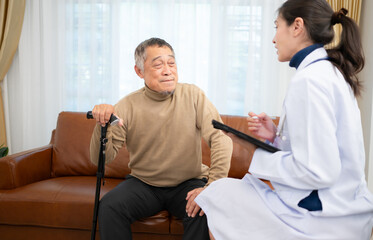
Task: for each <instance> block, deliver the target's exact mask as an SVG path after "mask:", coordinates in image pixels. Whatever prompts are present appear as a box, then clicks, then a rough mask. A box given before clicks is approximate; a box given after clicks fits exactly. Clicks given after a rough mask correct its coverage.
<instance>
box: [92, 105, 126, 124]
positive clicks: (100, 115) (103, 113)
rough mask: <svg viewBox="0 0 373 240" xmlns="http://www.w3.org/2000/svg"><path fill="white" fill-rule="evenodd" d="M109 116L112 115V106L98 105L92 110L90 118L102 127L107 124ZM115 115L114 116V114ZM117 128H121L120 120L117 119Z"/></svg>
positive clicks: (121, 122)
mask: <svg viewBox="0 0 373 240" xmlns="http://www.w3.org/2000/svg"><path fill="white" fill-rule="evenodd" d="M111 114H114V106H113V105H110V104H100V105H96V106H94V108H93V109H92V116H93V118H94V119H95V120H96V122H97V123H98V124H100V125H101V126H102V127H104V126H105V124H106V123H107V122H109V120H110V117H111ZM114 115H115V114H114ZM119 126H123V121H122V119H119Z"/></svg>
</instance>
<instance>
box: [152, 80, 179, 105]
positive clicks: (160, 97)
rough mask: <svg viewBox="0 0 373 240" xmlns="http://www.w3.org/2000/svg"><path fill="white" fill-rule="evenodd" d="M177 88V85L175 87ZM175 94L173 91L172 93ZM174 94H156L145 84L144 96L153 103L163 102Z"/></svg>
mask: <svg viewBox="0 0 373 240" xmlns="http://www.w3.org/2000/svg"><path fill="white" fill-rule="evenodd" d="M176 87H177V85H176ZM174 92H175V91H174ZM173 94H174V93H171V94H165V93H160V92H156V91H154V90H152V89H150V88H149V87H148V86H147V85H146V84H145V95H146V96H147V97H149V98H151V99H153V100H155V101H159V102H161V101H164V100H166V99H168V98H170V97H171V96H172V95H173Z"/></svg>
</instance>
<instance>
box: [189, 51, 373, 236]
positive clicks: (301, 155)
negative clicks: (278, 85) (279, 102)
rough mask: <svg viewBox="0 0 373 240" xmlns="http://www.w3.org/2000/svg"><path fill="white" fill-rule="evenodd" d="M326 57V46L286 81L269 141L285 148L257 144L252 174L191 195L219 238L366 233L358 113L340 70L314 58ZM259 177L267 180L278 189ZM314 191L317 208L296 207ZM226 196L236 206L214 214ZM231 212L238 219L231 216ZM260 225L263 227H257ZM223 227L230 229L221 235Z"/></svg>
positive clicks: (369, 202)
mask: <svg viewBox="0 0 373 240" xmlns="http://www.w3.org/2000/svg"><path fill="white" fill-rule="evenodd" d="M325 57H327V53H326V51H325V49H324V48H319V49H316V50H314V51H313V52H311V53H310V54H309V55H308V56H307V57H306V58H305V59H304V60H303V61H302V63H301V64H300V65H299V67H298V69H297V71H296V74H295V76H294V77H293V79H292V81H291V83H290V85H289V88H288V92H287V95H286V98H285V100H284V104H283V111H282V115H281V118H280V123H279V127H278V128H279V131H280V135H279V136H278V137H277V138H276V140H275V143H274V144H275V145H276V146H277V147H279V148H280V149H281V150H282V151H279V152H276V153H274V154H271V153H269V152H266V151H265V150H262V149H257V150H256V151H255V153H254V156H253V159H252V162H251V166H250V169H249V172H250V173H251V174H252V175H249V174H247V175H246V176H245V177H244V178H243V179H242V180H238V181H235V180H227V179H225V180H219V181H216V183H213V184H211V187H208V188H207V189H206V190H205V191H203V192H202V193H201V194H200V196H198V198H197V199H196V201H197V203H198V204H199V205H200V206H201V207H202V209H203V210H204V211H205V213H206V215H207V218H208V222H209V226H210V229H211V231H212V233H213V234H214V235H216V236H215V238H216V239H217V240H219V239H338V240H340V239H348V240H357V239H366V240H368V239H369V236H370V233H371V231H372V226H373V196H372V194H371V193H370V192H369V190H368V189H367V186H366V181H365V176H364V167H365V153H364V143H363V135H362V127H361V119H360V111H359V108H358V105H357V101H356V99H355V97H354V94H353V92H352V90H351V88H350V87H349V85H348V84H347V83H346V81H345V80H344V78H343V76H342V74H341V73H340V72H339V71H338V70H337V69H336V68H335V67H334V66H333V65H332V64H331V63H330V62H329V61H318V62H314V61H315V60H317V59H320V58H325ZM258 178H262V179H268V180H270V181H271V183H272V185H273V186H274V188H275V191H272V190H270V189H269V188H268V186H267V185H265V184H263V183H262V182H261V181H259V180H258ZM219 185H220V186H219ZM209 188H210V189H209ZM314 189H317V190H318V194H319V198H320V200H321V203H322V211H308V210H306V209H304V208H301V207H298V203H299V202H300V201H301V200H302V199H304V198H305V197H307V196H308V195H309V194H310V193H311V191H312V190H314ZM222 191H225V194H224V195H222V196H220V195H219V194H220V192H222ZM227 191H228V192H229V193H227ZM237 191H241V193H236V192H237ZM254 195H256V196H254ZM217 196H220V197H217ZM258 196H259V198H258ZM217 198H220V199H221V200H217ZM242 199H244V201H242ZM229 202H231V203H230V204H231V205H234V206H232V207H227V209H225V211H223V213H217V212H218V211H222V210H221V209H219V205H222V204H224V203H225V204H226V205H228V203H229ZM232 203H233V204H232ZM248 205H250V206H248ZM220 208H221V207H220ZM258 209H260V210H258ZM252 213H254V214H252ZM219 215H221V216H220V218H219ZM246 215H249V216H246ZM250 215H253V216H251V217H250ZM224 217H229V218H230V219H231V220H230V221H229V222H228V223H226V220H224ZM236 217H237V218H241V219H239V220H237V222H236V221H235V220H232V219H235V218H236ZM224 221H225V223H224ZM235 222H236V223H235ZM223 223H224V224H223ZM265 223H267V227H263V231H261V230H260V229H261V228H260V227H259V230H258V228H256V227H255V225H256V224H257V225H258V226H265ZM234 224H237V226H241V228H243V229H238V233H237V228H240V227H237V226H234ZM224 225H225V226H227V227H223V226H224ZM230 226H231V227H230ZM220 228H226V229H225V230H227V231H231V233H232V231H235V233H234V234H233V233H232V234H230V235H224V233H223V232H222V230H220ZM271 229H272V230H271ZM265 231H269V233H265ZM271 234H272V235H271Z"/></svg>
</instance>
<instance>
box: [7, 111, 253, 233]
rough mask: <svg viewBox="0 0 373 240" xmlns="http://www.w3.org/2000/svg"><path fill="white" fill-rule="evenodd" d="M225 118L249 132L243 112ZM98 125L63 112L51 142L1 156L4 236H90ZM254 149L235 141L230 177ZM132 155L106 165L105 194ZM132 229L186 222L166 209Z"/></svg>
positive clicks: (171, 228)
mask: <svg viewBox="0 0 373 240" xmlns="http://www.w3.org/2000/svg"><path fill="white" fill-rule="evenodd" d="M222 119H223V121H224V123H225V124H227V125H229V126H231V127H233V128H236V129H238V130H240V131H243V132H247V122H246V120H245V119H246V118H245V117H239V116H222ZM94 125H95V121H93V120H88V119H86V114H85V113H78V112H62V113H60V115H59V117H58V121H57V127H56V129H55V130H53V132H52V137H51V142H50V144H49V145H47V146H44V147H40V148H36V149H32V150H29V151H25V152H21V153H17V154H13V155H9V156H7V157H4V158H0V239H3V240H17V239H22V240H24V239H28V240H33V239H43V240H48V239H53V240H58V239H63V240H66V239H69V240H72V239H79V240H82V239H90V234H91V227H92V219H93V217H92V216H93V205H94V196H95V190H96V170H97V167H96V166H95V165H93V164H92V163H91V162H90V160H89V143H90V138H91V134H92V130H93V127H94ZM202 142H203V141H202ZM202 144H203V161H204V163H205V164H207V165H209V163H210V150H209V148H208V146H207V144H206V143H204V142H203V143H202ZM254 150H255V147H254V146H252V147H251V148H250V149H247V148H243V147H242V146H241V145H238V144H236V143H234V150H233V155H232V162H231V168H230V170H229V177H234V178H242V177H243V176H244V175H245V174H246V172H247V170H248V168H249V165H250V161H251V156H252V154H253V152H254ZM128 160H129V156H128V152H127V151H126V150H125V148H122V149H121V150H120V153H119V155H118V156H117V158H116V159H115V160H114V161H113V162H112V163H110V164H108V165H107V166H106V168H105V185H104V186H103V187H102V188H101V196H103V195H104V194H105V193H107V192H108V191H109V190H111V189H112V188H113V187H114V186H116V185H117V184H118V183H119V182H121V181H123V179H124V177H125V176H126V175H127V174H128V173H129V172H130V170H129V169H128V167H127V164H128ZM132 231H133V239H135V240H136V239H147V240H151V239H182V234H183V226H182V223H181V221H180V220H178V219H175V218H174V217H172V216H170V215H169V213H168V212H167V211H162V212H160V213H158V214H157V215H155V216H152V217H150V218H146V219H141V220H139V221H137V222H135V223H134V224H133V225H132ZM96 239H99V234H98V233H97V234H96Z"/></svg>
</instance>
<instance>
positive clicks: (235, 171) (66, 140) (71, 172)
mask: <svg viewBox="0 0 373 240" xmlns="http://www.w3.org/2000/svg"><path fill="white" fill-rule="evenodd" d="M222 120H223V122H224V123H225V124H227V125H229V126H231V127H233V128H235V129H237V130H239V131H242V132H245V133H247V134H249V133H248V130H247V121H246V117H241V116H228V115H222ZM95 124H96V122H95V121H94V120H91V119H87V118H86V113H82V112H61V113H60V114H59V116H58V120H57V127H56V129H55V131H54V133H53V134H52V139H51V143H52V144H53V157H52V176H53V177H61V176H75V175H77V176H80V175H83V176H94V175H95V174H96V171H97V167H96V166H95V165H94V164H92V163H91V161H90V160H89V145H90V139H91V136H92V132H93V128H94V126H95ZM202 144H203V146H202V159H203V162H204V163H205V164H206V165H210V149H209V147H208V145H207V144H206V143H205V142H204V141H203V140H202ZM233 144H234V145H233V155H232V161H231V168H230V170H229V177H235V178H241V177H242V176H244V175H245V174H246V173H247V170H248V168H249V166H250V162H251V158H252V155H253V153H254V151H255V147H254V146H252V147H251V148H244V147H242V146H241V145H239V144H237V143H233ZM97 157H98V156H97ZM128 162H129V154H128V152H127V150H126V149H125V147H123V148H122V149H121V150H120V151H119V154H118V155H117V157H116V158H115V159H114V160H113V161H112V162H111V163H110V164H107V165H106V167H105V176H106V177H113V178H124V177H125V176H126V175H127V174H129V173H130V169H129V168H128Z"/></svg>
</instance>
